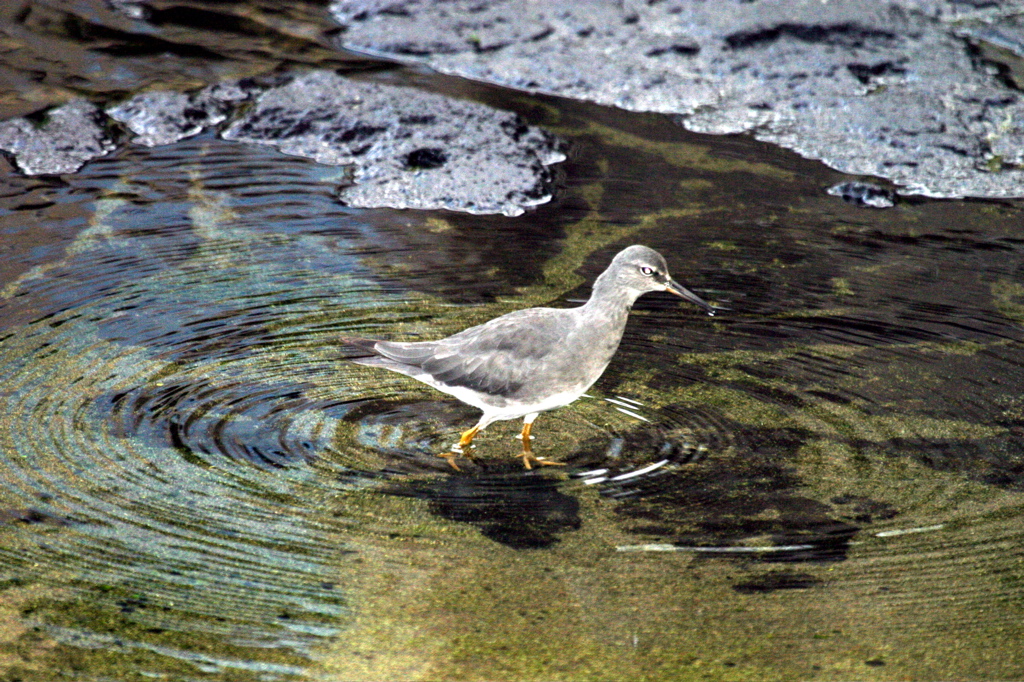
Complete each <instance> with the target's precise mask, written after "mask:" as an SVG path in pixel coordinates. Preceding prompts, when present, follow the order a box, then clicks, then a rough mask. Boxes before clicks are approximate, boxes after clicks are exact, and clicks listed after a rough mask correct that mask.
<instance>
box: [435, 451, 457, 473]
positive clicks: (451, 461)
mask: <svg viewBox="0 0 1024 682" xmlns="http://www.w3.org/2000/svg"><path fill="white" fill-rule="evenodd" d="M460 454H462V453H461V452H454V451H453V452H446V453H444V454H441V455H438V457H443V458H444V459H446V460H448V463H449V464H451V465H452V469H455V470H456V471H462V469H460V468H459V465H458V464H456V463H455V458H456V457H458V456H459V455H460Z"/></svg>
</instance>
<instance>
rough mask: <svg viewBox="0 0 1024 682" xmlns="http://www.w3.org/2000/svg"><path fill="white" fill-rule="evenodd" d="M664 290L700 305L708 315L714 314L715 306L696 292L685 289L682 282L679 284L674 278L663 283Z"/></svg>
mask: <svg viewBox="0 0 1024 682" xmlns="http://www.w3.org/2000/svg"><path fill="white" fill-rule="evenodd" d="M665 291H668V292H671V293H673V294H675V295H676V296H679V297H680V298H683V299H686V300H687V301H689V302H690V303H693V304H694V305H698V306H700V307H701V308H703V309H704V312H706V313H707V314H708V315H714V314H715V310H716V308H715V306H713V305H711V304H710V303H708V302H707V301H705V300H704V299H703V298H701V297H700V296H698V295H697V294H695V293H693V292H692V291H690V290H689V289H687V288H686V287H684V286H683V285H682V284H680V283H679V282H677V281H675V280H674V279H670V280H669V281H668V284H666V285H665Z"/></svg>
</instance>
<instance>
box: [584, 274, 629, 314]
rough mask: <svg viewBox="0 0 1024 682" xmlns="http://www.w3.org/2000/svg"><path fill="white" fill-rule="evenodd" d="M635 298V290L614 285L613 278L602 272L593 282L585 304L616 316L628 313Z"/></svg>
mask: <svg viewBox="0 0 1024 682" xmlns="http://www.w3.org/2000/svg"><path fill="white" fill-rule="evenodd" d="M636 299H637V294H636V292H634V291H632V290H630V289H625V288H623V287H621V286H616V283H615V281H614V279H612V277H611V276H610V275H609V273H608V272H604V273H602V274H601V276H600V277H598V278H597V280H596V281H595V282H594V289H593V291H592V292H591V294H590V300H588V301H587V303H586V306H587V307H589V308H591V309H595V308H596V309H599V310H604V311H607V312H608V313H609V314H612V315H614V316H615V317H618V316H619V315H623V316H625V315H628V314H629V310H630V308H632V307H633V304H634V303H635V302H636Z"/></svg>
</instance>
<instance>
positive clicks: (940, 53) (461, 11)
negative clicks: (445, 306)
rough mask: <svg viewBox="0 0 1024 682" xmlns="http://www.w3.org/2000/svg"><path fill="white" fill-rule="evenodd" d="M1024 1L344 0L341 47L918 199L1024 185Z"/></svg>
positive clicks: (1012, 192)
mask: <svg viewBox="0 0 1024 682" xmlns="http://www.w3.org/2000/svg"><path fill="white" fill-rule="evenodd" d="M1021 11H1024V5H1022V4H1021V3H1017V2H1015V3H964V2H944V1H941V0H907V1H904V2H899V3H881V2H871V3H864V2H860V1H856V0H845V1H840V2H828V3H821V2H807V1H801V0H793V1H791V2H784V3H771V4H770V5H769V4H767V3H754V2H747V3H704V2H697V1H696V0H670V1H666V2H659V3H646V2H625V3H620V2H612V1H611V0H607V1H599V2H589V3H582V4H578V5H573V6H571V7H566V6H557V7H555V6H552V5H548V4H544V3H536V4H529V5H526V6H524V5H523V4H522V3H518V2H515V1H514V0H493V1H480V2H478V1H476V0H473V1H469V0H466V1H459V2H449V3H432V2H422V1H420V0H406V1H401V0H395V1H385V0H372V1H360V0H340V1H338V2H335V3H334V4H333V5H332V12H333V14H334V16H335V17H336V18H337V19H338V21H339V22H341V23H342V24H344V25H345V26H346V31H345V32H344V33H343V34H342V35H341V38H340V40H341V43H342V45H343V46H345V47H347V48H351V49H355V50H361V51H366V52H371V53H374V54H378V55H386V56H389V57H394V58H398V59H402V60H404V61H419V62H424V63H426V64H429V65H430V66H431V67H432V68H435V69H438V70H440V71H442V72H446V73H453V74H458V75H462V76H466V77H469V78H474V79H479V80H485V81H489V82H494V83H499V84H502V85H506V86H509V87H514V88H520V89H524V90H528V91H532V92H547V93H554V94H558V95H563V96H567V97H573V98H578V99H585V100H591V101H595V102H599V103H603V104H609V105H614V106H618V107H622V108H625V109H630V110H636V111H652V112H661V113H672V114H679V115H680V122H681V123H682V124H683V125H685V126H686V127H687V128H689V129H691V130H694V131H697V132H706V133H716V134H728V133H740V132H749V133H752V134H753V135H754V136H755V137H757V138H758V139H761V140H765V141H769V142H773V143H776V144H780V145H782V146H784V147H787V148H789V149H792V150H795V151H797V152H798V153H800V154H801V155H803V156H806V157H808V158H814V159H820V160H822V161H824V162H825V163H827V164H828V165H830V166H832V167H833V168H835V169H838V170H840V171H843V172H846V173H851V174H857V175H872V176H879V177H884V178H888V179H890V180H892V181H893V182H895V183H897V184H899V185H902V188H901V190H900V191H901V192H902V193H904V194H922V195H927V196H935V197H965V196H972V197H1018V196H1022V195H1024V170H1021V168H1020V152H1019V150H1020V149H1021V148H1022V142H1024V128H1022V126H1021V124H1020V123H1019V121H1020V120H1021V119H1022V117H1024V104H1022V102H1021V98H1020V93H1019V91H1018V87H1019V85H1018V82H1019V81H1015V80H1014V73H1015V71H1019V66H1018V65H1017V64H1018V63H1019V57H1020V55H1021V54H1022V53H1024V49H1022V48H1021V46H1022V45H1024V41H1022V40H1021V36H1022V35H1024V32H1022V30H1021V27H1020V21H1019V19H1017V18H1015V17H1016V15H1017V14H1019V13H1020V12H1021Z"/></svg>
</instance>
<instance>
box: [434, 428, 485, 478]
mask: <svg viewBox="0 0 1024 682" xmlns="http://www.w3.org/2000/svg"><path fill="white" fill-rule="evenodd" d="M475 433H476V432H475V431H474V434H475ZM463 439H465V436H463ZM475 447H476V446H475V445H473V444H471V443H469V442H463V440H460V441H459V442H458V443H452V449H451V450H449V451H448V452H445V453H444V454H440V455H438V457H443V458H445V459H446V460H448V463H449V464H451V465H452V468H453V469H455V470H456V471H462V469H460V468H459V465H458V464H456V463H455V458H456V457H459V456H460V455H461V456H462V457H465V458H466V459H468V460H470V461H472V460H474V459H475V458H474V457H473V454H472V453H471V452H470V451H471V450H472V449H473V448H475Z"/></svg>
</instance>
